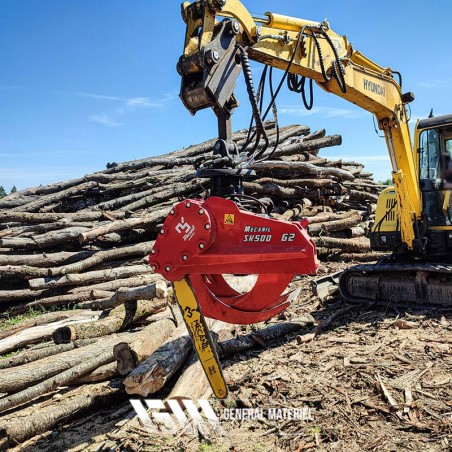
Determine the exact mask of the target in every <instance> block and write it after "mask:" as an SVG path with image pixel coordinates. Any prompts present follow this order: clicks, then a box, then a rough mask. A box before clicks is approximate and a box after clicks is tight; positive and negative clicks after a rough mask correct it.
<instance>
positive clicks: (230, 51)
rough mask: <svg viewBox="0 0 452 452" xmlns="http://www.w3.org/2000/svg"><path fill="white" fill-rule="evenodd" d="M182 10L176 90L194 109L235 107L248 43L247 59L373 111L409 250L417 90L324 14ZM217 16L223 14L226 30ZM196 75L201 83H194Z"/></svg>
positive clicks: (237, 6)
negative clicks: (405, 89) (412, 114)
mask: <svg viewBox="0 0 452 452" xmlns="http://www.w3.org/2000/svg"><path fill="white" fill-rule="evenodd" d="M182 11H183V13H182V15H183V18H184V20H185V22H186V24H187V33H186V39H185V49H184V54H183V55H182V57H181V59H180V61H179V64H178V69H179V72H180V74H181V76H182V89H181V97H182V100H183V101H184V103H185V105H186V106H187V108H188V109H189V110H190V111H191V112H192V113H195V112H196V111H197V110H199V109H201V108H206V107H212V108H213V109H214V111H215V112H216V113H217V115H218V114H219V113H218V112H219V111H220V110H222V109H223V110H224V109H226V110H227V111H230V110H232V108H234V106H235V105H236V100H235V98H234V97H233V88H234V86H235V79H236V78H237V77H238V75H239V73H240V69H241V68H240V64H236V63H239V61H240V58H239V56H238V55H239V54H240V51H239V48H242V49H243V48H245V49H247V53H248V55H249V59H251V60H254V61H257V62H260V63H263V64H266V65H269V66H271V67H276V68H279V69H281V70H283V71H287V72H288V73H290V74H295V75H298V76H300V77H306V78H307V79H311V80H313V81H315V82H316V83H317V85H318V86H320V87H321V88H322V89H323V90H325V91H326V92H329V93H332V94H336V95H337V96H339V97H342V98H343V99H345V100H347V101H349V102H352V103H354V104H355V105H357V106H359V107H361V108H363V109H365V110H367V111H369V112H370V113H372V114H374V115H375V117H376V119H377V121H378V125H379V128H380V129H381V130H382V131H383V132H384V135H385V139H386V143H387V147H388V151H389V156H390V160H391V164H392V170H393V174H392V175H393V181H394V186H395V191H396V198H397V202H398V206H399V214H400V219H401V227H400V229H401V236H402V242H403V243H404V244H405V246H406V247H407V248H408V249H413V247H415V246H416V244H415V243H414V242H415V240H416V238H417V237H416V233H415V231H416V228H415V224H416V221H419V220H420V218H421V205H422V203H421V198H420V196H421V195H420V191H419V184H418V175H417V171H416V163H415V156H414V155H413V151H412V144H411V139H410V132H409V127H408V117H407V112H406V108H405V105H406V104H407V103H409V102H411V101H412V100H413V99H414V96H413V94H412V93H406V94H402V91H401V86H400V84H399V83H397V81H396V80H395V78H394V74H397V73H394V72H393V71H392V70H391V69H390V68H383V67H382V66H380V65H378V64H377V63H375V62H373V61H372V60H370V59H369V58H367V57H366V56H364V55H363V54H362V53H360V52H359V51H357V50H355V49H354V48H353V46H352V45H351V44H350V43H349V42H348V40H347V38H346V37H345V36H340V35H338V34H337V33H335V32H334V31H333V30H332V29H331V28H330V26H329V24H328V22H326V21H324V22H314V21H310V20H305V19H300V18H294V17H289V16H283V15H280V14H274V13H270V12H267V13H265V15H263V16H253V15H252V14H251V13H250V12H249V11H248V10H247V9H246V8H245V7H244V6H243V4H242V3H241V2H240V1H239V0H206V1H198V2H195V3H191V4H190V3H189V2H186V3H184V4H183V5H182ZM221 17H224V18H226V21H224V22H223V28H224V30H222V29H221V27H222V25H221V22H219V21H218V19H219V18H221ZM225 37H226V39H225ZM227 37H229V39H228V38H227ZM231 37H233V38H234V39H231ZM212 56H214V58H212ZM195 59H196V60H197V61H198V63H199V64H198V65H197V66H196V68H195V67H194V66H195V65H194V64H193V61H194V60H195ZM236 66H238V67H236ZM244 70H245V71H246V69H244ZM201 74H202V78H203V79H205V80H206V84H205V86H204V87H203V88H205V89H203V88H201V89H200V85H199V84H197V83H196V82H194V80H196V78H197V77H200V76H201ZM201 91H202V95H201V94H200V93H201ZM200 99H203V101H202V102H200Z"/></svg>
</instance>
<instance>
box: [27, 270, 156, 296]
mask: <svg viewBox="0 0 452 452" xmlns="http://www.w3.org/2000/svg"><path fill="white" fill-rule="evenodd" d="M151 272H152V270H151V269H150V267H149V266H146V265H131V266H128V267H119V268H110V269H106V270H96V271H91V272H86V273H80V274H76V273H74V274H67V275H64V276H60V277H48V278H36V279H30V280H29V281H28V285H29V286H30V288H31V289H33V290H39V289H49V288H55V287H64V286H75V285H84V284H94V283H96V282H101V281H108V280H112V279H118V278H124V277H128V276H134V275H139V274H143V273H151Z"/></svg>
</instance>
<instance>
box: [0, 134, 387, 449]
mask: <svg viewBox="0 0 452 452" xmlns="http://www.w3.org/2000/svg"><path fill="white" fill-rule="evenodd" d="M279 135H280V142H279V144H278V146H277V147H276V149H275V150H274V152H272V153H271V154H270V151H267V152H266V153H265V154H264V156H265V155H267V156H269V157H270V158H271V160H264V161H260V162H258V163H254V164H253V165H252V166H251V167H252V168H253V169H254V170H255V172H256V176H253V177H251V178H250V179H247V180H246V181H245V183H244V187H245V193H246V194H247V195H250V196H253V197H256V198H267V200H268V198H270V199H271V202H270V204H272V205H273V210H272V213H271V215H272V216H273V217H275V218H281V219H284V220H289V221H290V220H298V219H301V218H302V217H308V219H309V221H310V225H309V230H310V234H311V236H312V237H313V238H314V241H315V242H316V244H317V247H318V253H319V256H320V257H321V258H326V257H328V256H329V257H335V256H345V257H347V256H351V255H353V256H354V258H359V256H362V255H366V254H367V253H368V251H369V245H368V239H367V238H366V237H365V233H366V231H367V230H368V228H369V224H370V222H371V221H372V220H373V215H374V212H375V202H376V197H377V194H378V192H379V190H380V189H381V187H380V186H379V185H377V184H375V183H374V182H373V180H372V178H371V175H369V174H368V173H365V172H364V167H363V166H362V165H361V164H359V163H356V162H343V161H334V162H332V161H329V160H327V159H325V158H321V157H319V156H318V154H319V151H320V149H321V148H324V147H328V146H336V145H338V144H340V143H341V137H340V136H338V135H333V136H327V135H326V133H325V131H324V130H320V131H316V132H313V133H311V131H310V130H309V128H308V127H307V126H299V125H292V126H287V127H283V128H282V129H281V130H280V134H279ZM246 137H247V133H246V132H245V131H239V132H236V133H235V134H234V140H235V142H236V143H237V144H238V145H239V146H240V145H241V144H243V142H245V140H246ZM269 137H270V144H271V146H272V149H273V147H274V145H275V144H276V134H275V133H274V131H272V129H271V128H270V129H269ZM214 142H215V140H209V141H207V142H205V143H201V144H198V145H193V146H190V147H188V148H186V149H182V150H179V151H175V152H173V153H170V154H167V155H163V156H160V157H153V158H146V159H142V160H136V161H131V162H125V163H121V164H109V165H108V167H107V169H106V170H103V171H99V172H97V173H94V174H88V175H86V176H84V177H81V178H78V179H73V180H70V181H66V182H60V183H55V184H51V185H47V186H40V187H35V188H30V189H26V190H22V191H20V192H16V193H14V194H11V195H9V196H7V197H5V198H3V199H2V200H0V310H1V312H3V313H4V314H3V315H4V316H5V317H6V316H7V315H17V314H22V313H29V312H36V310H39V309H42V310H48V309H49V308H52V309H55V308H56V309H60V308H63V307H64V308H65V309H68V308H72V310H70V311H63V312H60V313H58V315H55V313H48V314H45V315H44V316H40V317H38V319H42V320H40V321H32V320H27V321H24V322H23V323H21V324H20V325H19V326H14V327H12V328H9V329H7V330H6V331H3V332H0V351H3V353H6V352H14V353H18V354H15V355H14V356H8V357H5V358H3V359H0V376H1V377H2V378H0V380H1V381H2V383H1V384H0V393H1V394H2V396H1V397H0V413H2V412H8V414H7V415H6V416H4V418H3V420H2V421H0V435H1V434H2V432H3V434H4V435H5V438H6V441H9V442H10V443H11V442H14V441H23V440H24V439H26V438H28V437H30V436H31V435H33V434H37V433H41V432H43V431H46V430H48V429H51V428H53V427H54V426H55V425H56V423H57V422H58V420H59V419H60V418H62V417H64V418H65V419H70V418H72V417H74V416H77V415H80V414H81V413H82V412H83V410H86V409H89V408H92V407H94V406H97V404H99V403H101V404H102V403H105V402H108V401H109V400H110V401H111V400H113V399H117V398H118V397H119V398H120V397H124V396H125V392H126V391H127V392H128V393H130V394H142V395H148V394H153V393H156V392H158V391H161V390H162V389H164V388H165V387H166V386H167V385H168V382H169V381H174V380H178V383H176V385H175V386H174V388H173V391H171V393H170V398H175V399H179V398H184V397H186V395H187V388H189V389H190V391H193V390H194V388H196V391H197V392H196V394H198V393H199V394H201V393H203V392H204V391H205V390H206V388H207V382H206V380H205V377H204V375H203V373H202V369H201V367H200V366H199V363H198V362H197V360H196V359H195V358H194V355H193V349H192V345H191V341H190V340H189V337H188V335H187V333H186V330H185V326H184V325H181V321H180V320H181V319H180V315H178V313H177V309H176V310H175V309H174V307H172V304H171V303H172V294H171V292H168V291H167V290H166V289H167V283H166V281H164V280H163V278H162V277H160V276H159V275H156V274H153V273H152V271H151V269H150V267H149V265H148V255H149V252H150V250H151V248H152V245H153V241H154V240H155V238H156V235H157V232H158V230H159V229H160V225H161V223H162V222H163V221H164V218H165V217H166V214H167V212H168V211H169V209H170V207H171V206H172V205H173V204H174V203H176V202H178V201H179V200H180V199H181V198H187V197H199V196H201V197H204V196H206V195H207V194H208V191H209V180H208V179H199V178H197V177H196V176H195V171H194V167H193V166H194V165H199V164H200V163H202V162H203V161H206V159H209V157H210V155H211V151H212V146H213V144H214ZM267 204H268V203H267ZM351 253H352V254H351ZM244 284H245V285H246V284H248V282H246V283H244ZM74 308H76V309H74ZM88 310H90V311H88ZM65 313H66V314H65ZM312 321H313V319H312V318H310V319H307V320H306V319H304V320H303V321H302V322H298V323H287V324H285V323H282V324H277V325H274V326H273V327H270V328H269V329H268V330H266V331H263V332H262V333H261V335H259V334H256V333H253V335H252V336H249V337H248V336H245V337H243V338H240V337H239V338H233V339H230V331H231V328H233V327H231V326H228V327H225V326H224V324H223V325H222V324H221V322H220V323H214V324H212V329H213V330H214V332H215V333H216V334H217V339H218V340H219V341H220V342H219V352H220V354H221V356H223V357H225V356H228V355H231V354H234V353H239V352H240V351H242V350H246V349H248V348H251V347H253V346H255V345H256V344H260V345H262V342H266V341H271V340H274V339H275V338H277V337H280V336H281V335H286V334H292V333H293V332H295V331H298V330H299V329H300V328H303V327H304V326H306V325H309V324H312ZM33 328H36V329H38V330H37V331H36V330H33ZM228 334H229V341H224V339H226V338H228V337H227V335H228ZM50 338H52V340H50ZM256 338H258V339H256ZM37 342H38V345H33V344H36V343H37ZM2 347H3V348H2ZM181 369H184V370H183V372H181ZM178 372H179V373H180V375H179V376H178ZM176 376H178V378H175V377H176ZM195 380H196V384H194V383H193V382H194V381H195ZM103 382H104V383H103ZM105 382H110V383H112V384H108V383H105ZM118 382H122V383H123V385H124V387H125V391H124V389H123V387H121V386H119V385H118ZM68 386H70V387H71V388H72V389H71V390H70V391H69V392H68V393H67V396H66V395H64V402H63V403H61V406H60V407H55V404H54V403H52V402H51V397H52V394H55V392H62V391H63V392H64V390H63V389H61V388H62V387H68ZM74 388H75V389H74ZM90 388H92V389H90ZM121 388H122V389H121ZM167 389H170V388H167ZM96 393H98V394H99V397H95V396H94V395H95V394H96ZM62 397H63V396H62ZM34 399H36V401H35V402H34V403H37V404H38V405H33V406H32V408H35V407H36V409H34V410H31V412H30V401H31V400H34ZM71 400H73V401H75V402H74V404H71V403H72V402H71V403H70V401H71ZM66 402H67V403H66ZM27 410H28V411H27ZM35 412H37V413H39V416H37V415H35ZM21 417H23V418H24V417H29V418H30V419H32V425H31V424H30V423H28V424H24V425H22V424H21V423H16V422H15V420H16V418H21ZM0 446H1V438H0Z"/></svg>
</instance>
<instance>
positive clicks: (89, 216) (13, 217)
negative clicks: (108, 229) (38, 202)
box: [0, 210, 125, 224]
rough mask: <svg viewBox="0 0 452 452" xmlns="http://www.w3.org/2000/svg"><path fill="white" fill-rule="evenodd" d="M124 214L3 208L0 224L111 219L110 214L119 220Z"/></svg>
mask: <svg viewBox="0 0 452 452" xmlns="http://www.w3.org/2000/svg"><path fill="white" fill-rule="evenodd" d="M107 215H108V216H107ZM124 215H125V212H118V211H116V212H115V213H114V214H113V213H107V212H104V211H102V210H85V211H83V210H82V211H79V212H77V213H35V212H17V211H11V210H5V211H2V212H0V224H1V223H11V222H19V223H25V224H42V223H54V222H58V221H65V222H68V223H70V222H73V221H98V220H102V219H111V218H109V217H110V216H114V217H115V219H117V220H119V219H120V218H121V217H124Z"/></svg>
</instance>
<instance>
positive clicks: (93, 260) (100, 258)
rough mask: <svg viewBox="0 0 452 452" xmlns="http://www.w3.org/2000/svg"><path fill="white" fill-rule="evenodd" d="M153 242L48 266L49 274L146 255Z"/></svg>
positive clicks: (71, 271) (64, 272) (63, 273)
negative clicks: (53, 266) (62, 264)
mask: <svg viewBox="0 0 452 452" xmlns="http://www.w3.org/2000/svg"><path fill="white" fill-rule="evenodd" d="M153 244H154V242H149V243H138V244H137V245H132V246H124V247H121V248H116V249H113V250H105V251H98V252H97V253H95V254H93V255H92V256H90V257H88V258H87V259H84V260H82V261H79V262H76V263H73V264H69V265H64V266H61V267H55V268H50V269H49V270H48V273H49V276H56V275H66V274H68V273H80V272H82V271H84V270H86V269H88V268H92V267H95V266H97V265H100V264H102V263H104V262H109V261H114V260H117V259H123V258H125V257H131V256H146V255H148V254H149V253H150V251H151V249H152V247H153Z"/></svg>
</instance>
